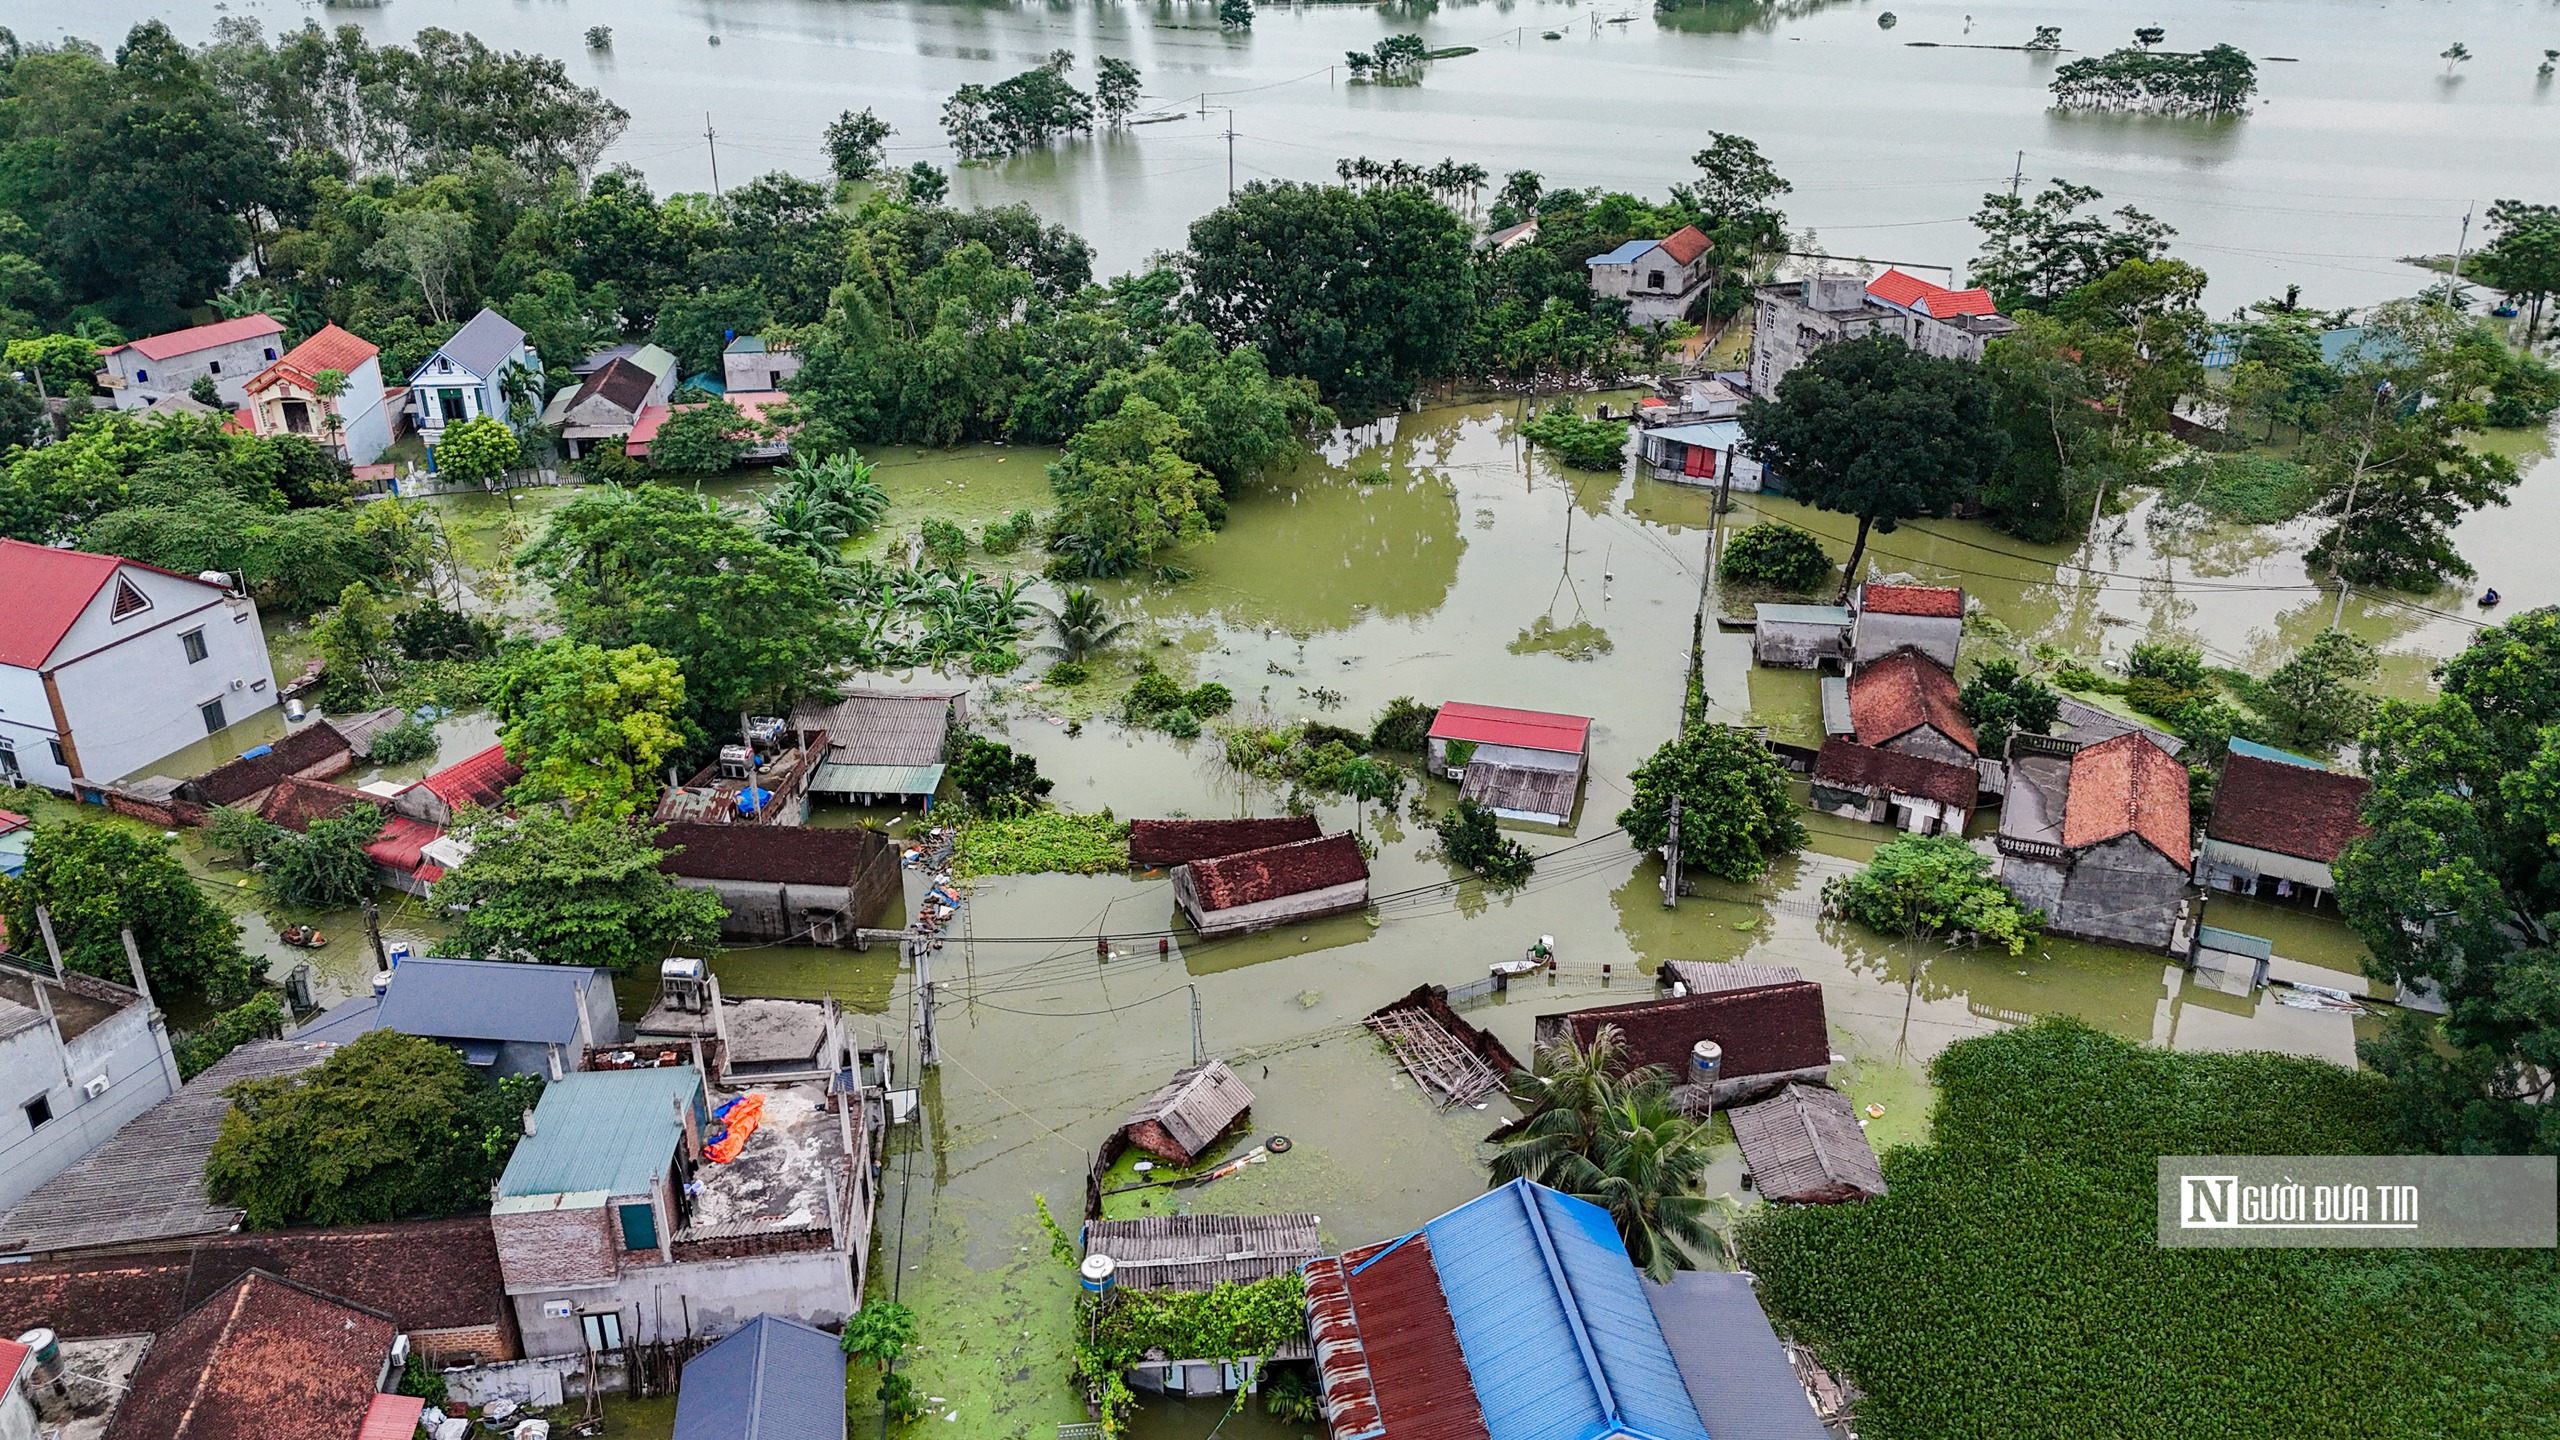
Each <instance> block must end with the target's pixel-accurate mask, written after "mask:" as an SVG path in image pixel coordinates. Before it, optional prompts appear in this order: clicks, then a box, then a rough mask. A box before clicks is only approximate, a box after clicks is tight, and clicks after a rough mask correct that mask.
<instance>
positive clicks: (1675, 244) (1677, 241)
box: [1662, 225, 1716, 265]
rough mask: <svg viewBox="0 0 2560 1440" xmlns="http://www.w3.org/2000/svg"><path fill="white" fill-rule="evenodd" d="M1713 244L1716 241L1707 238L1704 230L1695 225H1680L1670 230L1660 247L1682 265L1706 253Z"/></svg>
mask: <svg viewBox="0 0 2560 1440" xmlns="http://www.w3.org/2000/svg"><path fill="white" fill-rule="evenodd" d="M1715 245H1716V242H1714V241H1713V240H1710V239H1708V238H1707V235H1706V232H1705V231H1703V230H1700V229H1699V228H1698V227H1697V226H1695V225H1683V226H1681V227H1680V228H1679V229H1677V230H1674V231H1672V232H1671V234H1670V236H1669V237H1668V238H1666V239H1664V241H1663V242H1662V248H1663V249H1664V250H1665V251H1667V252H1668V253H1669V254H1670V256H1671V258H1672V259H1673V260H1675V261H1678V262H1679V263H1680V264H1683V265H1686V264H1688V263H1689V262H1690V261H1692V260H1695V259H1697V258H1698V257H1699V256H1701V255H1704V254H1706V253H1707V252H1708V251H1709V250H1712V249H1714V248H1715Z"/></svg>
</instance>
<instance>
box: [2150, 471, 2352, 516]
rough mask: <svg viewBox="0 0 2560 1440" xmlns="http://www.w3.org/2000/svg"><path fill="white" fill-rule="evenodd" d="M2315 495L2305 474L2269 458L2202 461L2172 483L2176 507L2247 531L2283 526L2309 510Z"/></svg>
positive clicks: (2316, 491) (2315, 486)
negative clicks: (2243, 525) (2247, 527)
mask: <svg viewBox="0 0 2560 1440" xmlns="http://www.w3.org/2000/svg"><path fill="white" fill-rule="evenodd" d="M2318 494H2319V484H2318V482H2317V481H2315V480H2314V479H2313V477H2312V474H2311V472H2310V471H2309V470H2307V469H2305V468H2304V467H2302V466H2300V465H2297V464H2295V463H2294V462H2293V461H2291V460H2279V459H2277V458H2276V457H2274V456H2272V455H2213V456H2206V457H2203V458H2201V459H2198V460H2197V461H2195V462H2194V463H2191V464H2189V465H2187V466H2185V467H2184V468H2182V469H2180V470H2179V471H2177V472H2176V473H2175V474H2174V475H2173V476H2172V477H2171V480H2170V495H2171V496H2172V497H2173V498H2174V499H2175V500H2177V501H2178V502H2179V503H2181V504H2186V505H2193V506H2195V507H2196V508H2197V509H2199V510H2202V511H2204V512H2205V513H2206V514H2209V515H2215V516H2219V517H2220V518H2222V519H2225V520H2238V521H2241V522H2243V523H2246V524H2250V525H2281V524H2283V523H2284V522H2286V521H2288V520H2291V519H2293V518H2295V517H2296V516H2298V515H2300V514H2301V513H2302V512H2303V511H2305V510H2308V509H2310V508H2311V502H2312V501H2313V500H2314V499H2316V498H2318Z"/></svg>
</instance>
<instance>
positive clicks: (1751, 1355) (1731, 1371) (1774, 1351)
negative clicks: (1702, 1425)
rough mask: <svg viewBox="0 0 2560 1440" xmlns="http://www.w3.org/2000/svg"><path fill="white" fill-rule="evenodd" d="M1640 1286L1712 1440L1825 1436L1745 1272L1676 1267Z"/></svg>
mask: <svg viewBox="0 0 2560 1440" xmlns="http://www.w3.org/2000/svg"><path fill="white" fill-rule="evenodd" d="M1644 1290H1645V1299H1646V1300H1647V1301H1649V1302H1651V1304H1652V1306H1653V1313H1654V1318H1656V1319H1658V1320H1660V1321H1661V1322H1662V1333H1663V1334H1664V1335H1667V1336H1669V1337H1670V1340H1671V1353H1672V1354H1673V1355H1674V1356H1675V1357H1677V1358H1678V1360H1679V1362H1680V1374H1681V1376H1682V1378H1684V1379H1685V1380H1686V1381H1687V1382H1688V1385H1689V1398H1690V1399H1692V1400H1695V1401H1696V1402H1697V1404H1698V1414H1699V1416H1700V1417H1701V1418H1703V1419H1704V1420H1705V1421H1706V1423H1707V1429H1708V1431H1709V1432H1710V1433H1712V1434H1713V1435H1714V1436H1715V1437H1716V1440H1830V1434H1829V1432H1827V1431H1825V1430H1824V1429H1823V1428H1822V1422H1821V1421H1820V1420H1817V1419H1815V1418H1814V1413H1813V1407H1812V1406H1811V1405H1809V1404H1807V1403H1805V1394H1804V1384H1803V1382H1802V1381H1799V1380H1798V1379H1796V1372H1795V1367H1794V1366H1793V1365H1790V1364H1788V1363H1787V1351H1786V1347H1785V1346H1783V1345H1780V1344H1779V1343H1778V1332H1777V1331H1776V1330H1774V1329H1771V1328H1770V1325H1769V1316H1768V1313H1767V1312H1766V1311H1764V1310H1762V1309H1761V1308H1760V1297H1759V1296H1757V1295H1755V1294H1753V1293H1752V1292H1751V1278H1750V1277H1749V1276H1747V1275H1739V1274H1736V1273H1734V1272H1733V1271H1730V1270H1683V1271H1681V1272H1680V1273H1679V1274H1677V1275H1674V1276H1672V1277H1671V1283H1670V1284H1668V1285H1651V1284H1648V1285H1646V1286H1645V1287H1644Z"/></svg>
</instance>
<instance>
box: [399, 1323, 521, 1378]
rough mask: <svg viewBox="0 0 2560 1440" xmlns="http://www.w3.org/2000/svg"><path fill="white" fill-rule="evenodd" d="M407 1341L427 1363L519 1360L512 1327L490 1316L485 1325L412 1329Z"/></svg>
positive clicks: (474, 1362) (477, 1362) (439, 1364)
mask: <svg viewBox="0 0 2560 1440" xmlns="http://www.w3.org/2000/svg"><path fill="white" fill-rule="evenodd" d="M409 1344H410V1345H411V1346H412V1347H413V1348H415V1350H416V1351H417V1353H418V1356H419V1358H421V1359H423V1360H424V1361H425V1362H426V1363H427V1364H428V1365H430V1366H438V1367H441V1366H444V1365H447V1364H458V1363H463V1362H466V1361H467V1362H470V1363H473V1364H482V1365H486V1364H491V1363H494V1362H497V1361H502V1360H520V1359H522V1358H524V1357H523V1354H522V1350H523V1347H522V1346H519V1345H518V1344H516V1336H515V1327H514V1326H512V1325H508V1324H504V1323H502V1322H500V1321H496V1320H492V1321H490V1322H489V1323H488V1324H486V1325H461V1326H456V1327H454V1328H452V1329H449V1330H412V1331H410V1332H409Z"/></svg>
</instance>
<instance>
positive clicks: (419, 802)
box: [391, 745, 524, 828]
mask: <svg viewBox="0 0 2560 1440" xmlns="http://www.w3.org/2000/svg"><path fill="white" fill-rule="evenodd" d="M523 778H524V767H523V766H521V765H518V764H516V763H515V762H514V761H512V760H510V759H508V758H507V747H506V746H504V745H492V746H490V747H489V748H487V749H485V750H481V751H478V752H475V753H473V754H471V755H467V756H465V757H463V758H462V759H460V760H456V761H455V762H453V763H452V764H450V765H447V766H445V767H444V768H443V769H441V770H437V771H435V772H433V773H432V774H429V775H428V776H427V777H426V778H425V779H423V780H420V781H419V782H418V783H417V784H415V785H412V786H410V787H409V788H408V789H406V790H403V791H401V792H400V793H399V794H398V795H395V796H393V797H392V799H391V813H392V814H394V815H406V816H408V817H410V818H411V819H413V820H423V821H425V822H426V823H428V824H430V825H434V826H437V827H439V828H442V827H446V826H450V825H452V824H453V822H454V820H455V819H456V818H457V817H458V816H461V815H463V814H465V813H467V812H469V811H472V810H495V809H498V808H499V807H501V806H503V805H505V804H506V800H507V787H508V786H510V785H513V784H515V783H516V782H517V781H518V780H521V779H523Z"/></svg>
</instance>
